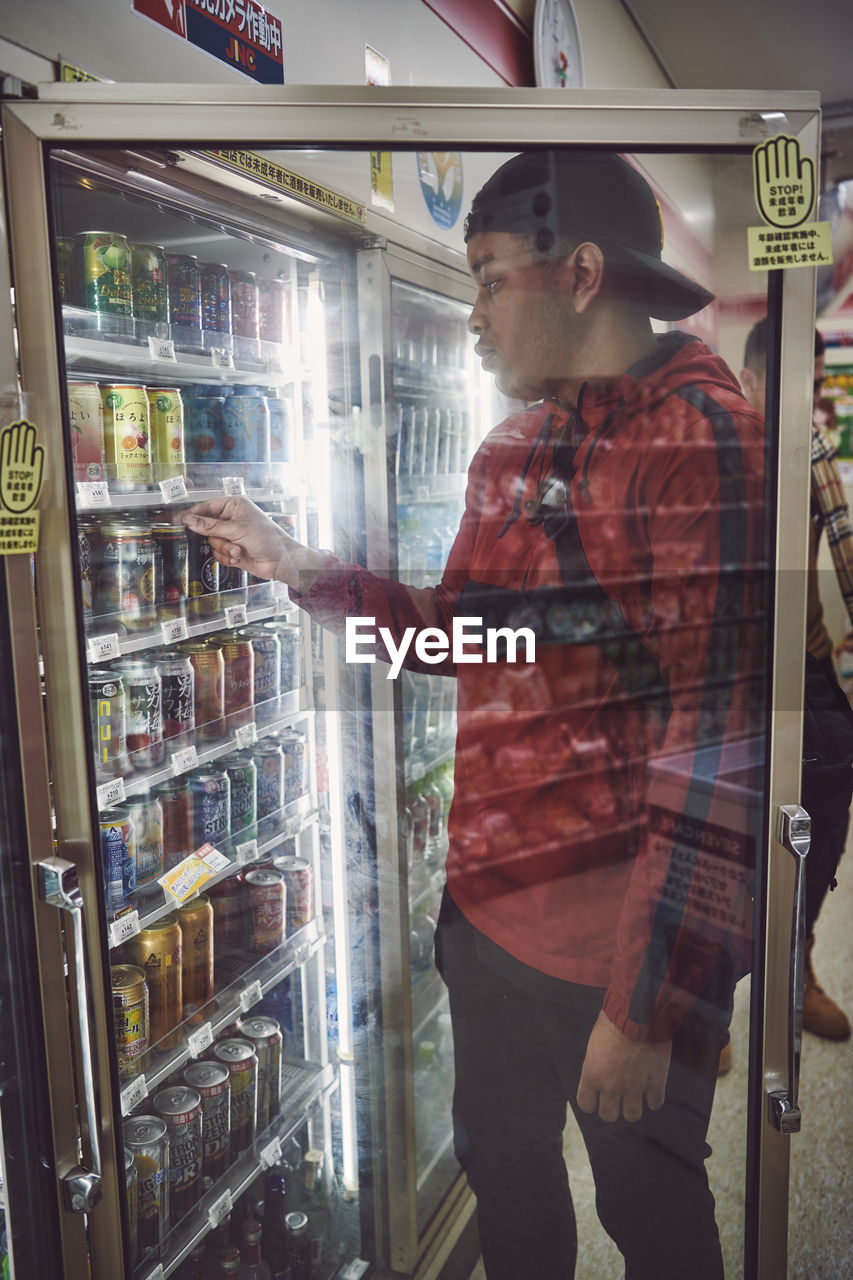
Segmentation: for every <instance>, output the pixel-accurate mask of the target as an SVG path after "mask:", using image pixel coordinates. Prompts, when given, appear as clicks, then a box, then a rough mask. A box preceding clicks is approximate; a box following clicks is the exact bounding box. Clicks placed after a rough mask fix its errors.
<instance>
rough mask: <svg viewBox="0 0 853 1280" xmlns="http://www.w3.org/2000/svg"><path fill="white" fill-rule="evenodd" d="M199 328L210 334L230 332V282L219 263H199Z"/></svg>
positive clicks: (226, 270)
mask: <svg viewBox="0 0 853 1280" xmlns="http://www.w3.org/2000/svg"><path fill="white" fill-rule="evenodd" d="M199 269H200V272H201V327H202V329H207V330H209V331H210V332H211V333H228V334H230V332H231V280H230V278H229V275H228V268H227V267H226V266H225V265H224V264H223V263H221V262H201V263H199Z"/></svg>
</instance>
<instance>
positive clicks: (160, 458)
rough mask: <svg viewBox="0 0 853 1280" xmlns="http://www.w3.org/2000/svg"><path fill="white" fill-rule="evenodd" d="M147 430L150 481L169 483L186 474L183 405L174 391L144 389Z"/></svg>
mask: <svg viewBox="0 0 853 1280" xmlns="http://www.w3.org/2000/svg"><path fill="white" fill-rule="evenodd" d="M147 395H148V426H149V430H150V433H151V454H152V459H153V463H154V479H155V480H156V481H157V483H158V484H159V483H160V481H161V480H173V479H175V478H177V477H180V476H183V477H184V478H186V474H187V459H186V452H185V450H184V405H183V401H182V400H181V393H180V391H178V389H177V388H176V387H148V388H147Z"/></svg>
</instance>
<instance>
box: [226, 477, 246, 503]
mask: <svg viewBox="0 0 853 1280" xmlns="http://www.w3.org/2000/svg"><path fill="white" fill-rule="evenodd" d="M222 491H223V493H226V494H227V495H228V497H229V498H242V497H243V495H244V494H245V492H246V482H245V480H244V479H243V477H242V476H223V477H222Z"/></svg>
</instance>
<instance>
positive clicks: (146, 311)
mask: <svg viewBox="0 0 853 1280" xmlns="http://www.w3.org/2000/svg"><path fill="white" fill-rule="evenodd" d="M130 253H131V262H132V264H133V315H134V319H136V320H143V321H145V322H146V323H147V324H150V325H152V326H153V325H158V324H161V325H166V324H168V323H169V293H168V289H167V287H166V250H165V249H164V248H163V246H162V245H161V244H131V246H130Z"/></svg>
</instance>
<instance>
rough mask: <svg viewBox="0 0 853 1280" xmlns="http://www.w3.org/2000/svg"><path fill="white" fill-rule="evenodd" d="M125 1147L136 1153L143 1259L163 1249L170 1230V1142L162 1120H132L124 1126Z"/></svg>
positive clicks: (139, 1224) (136, 1117)
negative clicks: (161, 1244)
mask: <svg viewBox="0 0 853 1280" xmlns="http://www.w3.org/2000/svg"><path fill="white" fill-rule="evenodd" d="M123 1136H124V1145H125V1146H126V1147H127V1149H128V1151H131V1152H132V1153H133V1160H134V1163H135V1165H136V1172H137V1176H138V1183H137V1193H138V1209H137V1215H136V1233H137V1244H138V1249H139V1256H140V1258H146V1257H147V1256H148V1255H149V1254H150V1253H154V1252H156V1251H157V1250H158V1249H159V1248H160V1241H161V1240H163V1239H164V1238H165V1236H166V1234H167V1232H168V1230H169V1140H168V1137H167V1130H166V1123H165V1121H164V1120H162V1119H161V1118H160V1116H131V1117H130V1118H129V1119H128V1120H125V1122H124V1134H123Z"/></svg>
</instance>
